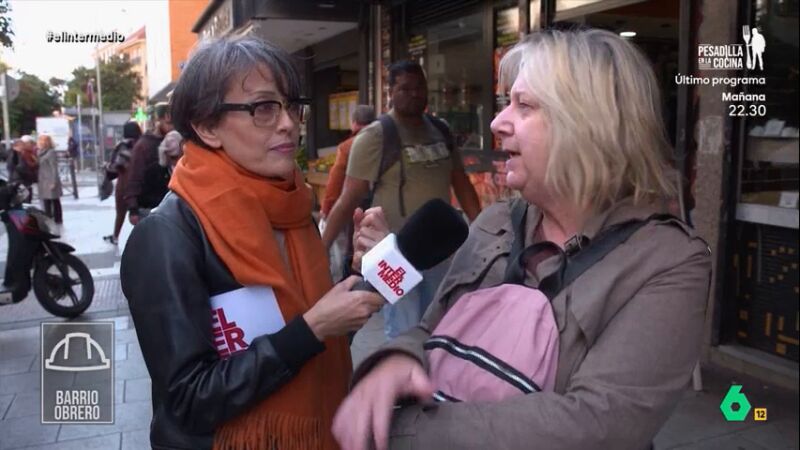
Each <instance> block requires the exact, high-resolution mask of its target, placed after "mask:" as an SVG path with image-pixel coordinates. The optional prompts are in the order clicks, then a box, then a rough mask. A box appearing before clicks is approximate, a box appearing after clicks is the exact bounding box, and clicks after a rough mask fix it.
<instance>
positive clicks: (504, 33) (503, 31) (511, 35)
mask: <svg viewBox="0 0 800 450" xmlns="http://www.w3.org/2000/svg"><path fill="white" fill-rule="evenodd" d="M494 23H495V25H494V29H495V45H494V46H495V48H497V47H506V46H510V45H514V44H516V43H517V41H519V8H508V9H503V10H500V11H497V13H496V14H495V18H494Z"/></svg>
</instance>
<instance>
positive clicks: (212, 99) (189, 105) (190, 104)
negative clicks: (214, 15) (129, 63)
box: [170, 36, 300, 148]
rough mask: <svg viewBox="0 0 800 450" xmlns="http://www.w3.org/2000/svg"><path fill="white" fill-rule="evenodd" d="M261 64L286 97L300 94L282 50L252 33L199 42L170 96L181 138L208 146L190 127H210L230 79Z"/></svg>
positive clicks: (216, 118)
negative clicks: (269, 72) (268, 71)
mask: <svg viewBox="0 0 800 450" xmlns="http://www.w3.org/2000/svg"><path fill="white" fill-rule="evenodd" d="M260 65H264V66H266V67H267V68H269V69H270V71H272V75H273V77H275V84H276V85H277V87H278V90H279V91H280V93H281V94H282V95H283V96H284V97H286V98H297V97H299V96H300V76H299V74H298V72H297V68H296V67H295V66H294V64H293V63H292V61H291V57H290V56H289V54H288V53H286V51H284V50H283V49H281V48H279V47H276V46H275V45H273V44H271V43H269V42H267V41H264V40H262V39H259V38H256V37H253V36H225V37H222V38H218V39H213V40H208V41H205V42H202V43H201V44H200V45H199V47H198V48H197V49H195V50H194V51H193V52H192V55H191V57H190V58H189V61H188V62H187V63H186V66H184V68H183V71H182V72H181V76H180V78H179V79H178V83H177V84H176V86H175V90H174V91H173V92H172V97H171V99H170V115H171V119H172V125H173V126H174V127H175V130H177V131H178V132H179V133H180V134H181V136H183V137H184V139H188V140H190V141H192V142H194V143H196V144H198V145H200V146H202V147H205V148H208V146H207V145H206V144H205V143H204V142H203V140H202V139H200V136H198V135H197V133H196V132H195V131H194V128H192V124H194V125H203V126H208V127H213V126H215V125H216V124H217V123H219V120H220V119H221V118H222V112H221V111H220V109H219V106H220V104H222V103H223V102H224V98H225V94H226V93H227V92H228V89H229V88H230V84H231V82H232V81H233V79H234V78H235V77H236V76H237V75H240V74H244V73H247V72H249V71H250V70H253V69H256V68H258V66H260Z"/></svg>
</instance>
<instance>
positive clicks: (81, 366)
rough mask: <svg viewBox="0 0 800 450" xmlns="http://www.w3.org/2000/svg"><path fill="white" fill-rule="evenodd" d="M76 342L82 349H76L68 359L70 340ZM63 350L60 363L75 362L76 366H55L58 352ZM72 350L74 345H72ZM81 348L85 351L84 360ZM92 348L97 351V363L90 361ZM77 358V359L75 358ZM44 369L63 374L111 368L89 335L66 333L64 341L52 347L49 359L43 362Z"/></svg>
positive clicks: (108, 361) (104, 355)
mask: <svg viewBox="0 0 800 450" xmlns="http://www.w3.org/2000/svg"><path fill="white" fill-rule="evenodd" d="M73 339H74V340H76V341H77V342H79V344H78V345H80V343H81V342H82V343H83V347H82V348H81V347H78V348H77V349H75V350H77V351H73V353H72V355H73V357H72V358H70V343H71V341H72V340H73ZM62 348H63V355H64V357H63V358H60V361H64V362H72V361H77V362H78V364H76V365H63V364H57V363H56V361H59V358H58V356H59V351H60V350H61V349H62ZM73 348H74V345H73ZM83 348H85V349H86V353H85V355H86V359H85V360H84V359H82V358H81V357H82V356H83V355H84V353H83V352H81V351H80V350H82V349H83ZM92 348H94V349H95V350H96V351H97V354H98V356H99V359H100V361H99V363H98V362H93V361H92ZM76 356H77V357H76ZM44 367H45V368H47V369H50V370H60V371H64V372H88V371H91V370H104V369H108V368H110V367H111V361H110V360H109V359H108V358H106V354H105V352H103V349H102V348H101V347H100V344H98V343H97V341H95V340H94V339H92V337H91V336H90V335H89V333H68V334H67V335H66V336H64V339H61V340H60V341H58V344H57V345H56V346H55V347H53V350H52V351H51V352H50V357H49V358H47V359H46V360H45V363H44Z"/></svg>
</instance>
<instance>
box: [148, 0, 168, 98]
mask: <svg viewBox="0 0 800 450" xmlns="http://www.w3.org/2000/svg"><path fill="white" fill-rule="evenodd" d="M144 3H150V2H144ZM148 6H149V7H150V9H152V10H154V11H153V13H152V14H150V15H148V18H147V23H146V25H145V26H146V27H147V84H148V93H147V96H148V97H152V96H153V95H155V94H156V92H158V91H160V90H161V89H162V88H163V87H164V86H166V85H167V84H168V83H169V82H170V81H171V80H172V73H171V70H170V67H171V64H172V62H171V53H170V36H169V4H168V3H167V1H166V0H161V1H158V2H157V3H156V2H153V3H151V4H150V5H148Z"/></svg>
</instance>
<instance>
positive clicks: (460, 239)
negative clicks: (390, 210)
mask: <svg viewBox="0 0 800 450" xmlns="http://www.w3.org/2000/svg"><path fill="white" fill-rule="evenodd" d="M468 234H469V227H468V226H467V224H466V222H464V219H463V218H462V217H461V213H459V212H458V211H456V209H455V208H453V207H452V206H450V205H448V204H447V203H446V202H444V201H442V200H441V199H438V198H437V199H433V200H430V201H428V202H426V203H425V204H424V205H422V206H421V207H420V208H419V209H418V210H417V211H415V212H414V214H412V215H411V217H409V218H408V221H407V222H406V224H405V225H403V227H402V228H401V229H400V231H399V232H398V233H397V246H398V247H399V250H400V252H401V253H402V254H403V256H405V258H406V259H407V260H408V262H410V263H411V265H412V266H414V268H415V269H417V270H420V271H421V270H427V269H430V268H431V267H434V266H435V265H437V264H439V263H440V262H442V261H444V260H445V259H447V258H448V257H449V256H450V255H452V254H453V253H455V251H456V250H458V248H459V247H461V244H463V243H464V241H466V240H467V235H468Z"/></svg>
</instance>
